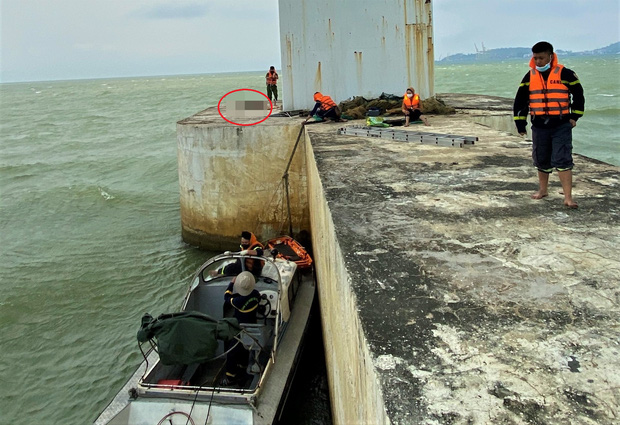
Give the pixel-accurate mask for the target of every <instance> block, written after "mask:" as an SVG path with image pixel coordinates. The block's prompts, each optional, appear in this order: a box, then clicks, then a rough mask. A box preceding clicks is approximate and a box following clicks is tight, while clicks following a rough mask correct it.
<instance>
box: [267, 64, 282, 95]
mask: <svg viewBox="0 0 620 425" xmlns="http://www.w3.org/2000/svg"><path fill="white" fill-rule="evenodd" d="M278 78H280V77H279V76H278V73H277V72H276V68H275V66H272V67H270V68H269V72H267V74H266V75H265V80H266V82H267V97H268V98H269V100H271V98H272V97H273V100H274V102H277V101H278V85H277V84H278Z"/></svg>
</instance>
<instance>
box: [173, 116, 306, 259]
mask: <svg viewBox="0 0 620 425" xmlns="http://www.w3.org/2000/svg"><path fill="white" fill-rule="evenodd" d="M299 122H300V121H298V122H297V123H293V122H292V121H290V120H285V121H283V120H281V119H278V118H270V119H268V120H267V121H266V122H265V123H261V124H260V125H256V126H245V127H242V126H236V125H233V124H229V123H227V122H226V121H224V120H223V119H222V118H221V117H220V116H219V114H218V112H217V108H209V109H206V110H204V111H202V112H200V113H198V114H196V115H194V116H192V117H190V118H187V119H185V120H182V121H179V122H178V123H177V144H178V150H177V152H178V155H177V156H178V167H179V186H180V205H181V226H182V236H183V240H184V241H185V242H187V243H190V244H192V245H196V246H200V247H202V248H205V249H210V250H222V251H223V250H231V249H233V250H234V249H235V248H237V247H238V241H239V235H240V232H241V231H242V230H251V231H253V232H254V233H255V234H256V235H257V237H258V238H259V239H260V240H266V239H268V238H270V237H274V236H276V235H280V234H283V233H286V232H288V216H287V208H286V193H285V188H284V185H283V181H282V175H283V173H284V171H285V169H286V166H287V164H288V161H289V158H290V156H291V152H292V150H293V146H294V144H295V140H296V139H297V136H298V134H299V130H300V125H299ZM303 149H304V145H303V144H302V145H301V146H300V147H299V152H298V154H296V155H295V157H294V158H293V161H292V163H291V168H290V171H289V195H290V203H291V212H292V222H293V230H294V232H299V231H301V230H309V226H310V222H309V218H308V201H307V199H308V196H307V193H306V172H305V169H306V167H305V163H304V160H305V156H304V155H303Z"/></svg>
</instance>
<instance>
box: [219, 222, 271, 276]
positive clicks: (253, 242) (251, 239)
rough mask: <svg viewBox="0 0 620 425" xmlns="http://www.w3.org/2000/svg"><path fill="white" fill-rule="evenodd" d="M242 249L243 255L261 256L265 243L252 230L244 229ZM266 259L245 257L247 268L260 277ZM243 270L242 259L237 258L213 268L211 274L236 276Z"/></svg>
mask: <svg viewBox="0 0 620 425" xmlns="http://www.w3.org/2000/svg"><path fill="white" fill-rule="evenodd" d="M239 247H240V248H241V250H242V251H240V252H239V254H241V255H257V256H259V257H262V256H263V252H264V251H263V248H264V247H263V244H261V243H260V242H259V241H258V239H256V236H255V235H254V233H252V232H248V231H247V230H244V231H243V232H241V245H239ZM264 264H265V262H264V261H261V260H256V259H253V258H246V259H245V270H249V271H251V272H252V274H253V275H254V276H256V277H259V276H260V275H261V273H262V271H263V265H264ZM242 271H243V268H242V267H241V261H240V260H237V261H235V262H234V263H232V264H228V265H227V266H225V267H222V268H221V269H219V270H212V271H211V272H210V274H211V276H217V275H218V274H221V275H224V276H236V275H238V274H239V273H241V272H242Z"/></svg>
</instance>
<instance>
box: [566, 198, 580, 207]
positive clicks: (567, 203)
mask: <svg viewBox="0 0 620 425" xmlns="http://www.w3.org/2000/svg"><path fill="white" fill-rule="evenodd" d="M564 206H565V207H566V208H571V209H577V208H579V205H577V203H576V202H575V201H572V200H571V201H564Z"/></svg>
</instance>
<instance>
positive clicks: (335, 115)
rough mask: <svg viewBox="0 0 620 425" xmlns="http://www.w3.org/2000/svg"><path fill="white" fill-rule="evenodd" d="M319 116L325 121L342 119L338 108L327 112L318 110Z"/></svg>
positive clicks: (335, 107) (333, 107) (334, 107)
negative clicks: (327, 119) (326, 119)
mask: <svg viewBox="0 0 620 425" xmlns="http://www.w3.org/2000/svg"><path fill="white" fill-rule="evenodd" d="M317 115H318V116H319V117H321V118H323V119H325V118H330V119H332V120H334V121H337V120H339V119H340V109H339V108H338V107H337V106H332V107H331V108H329V109H328V110H327V111H322V110H320V109H319V110H318V111H317Z"/></svg>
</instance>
